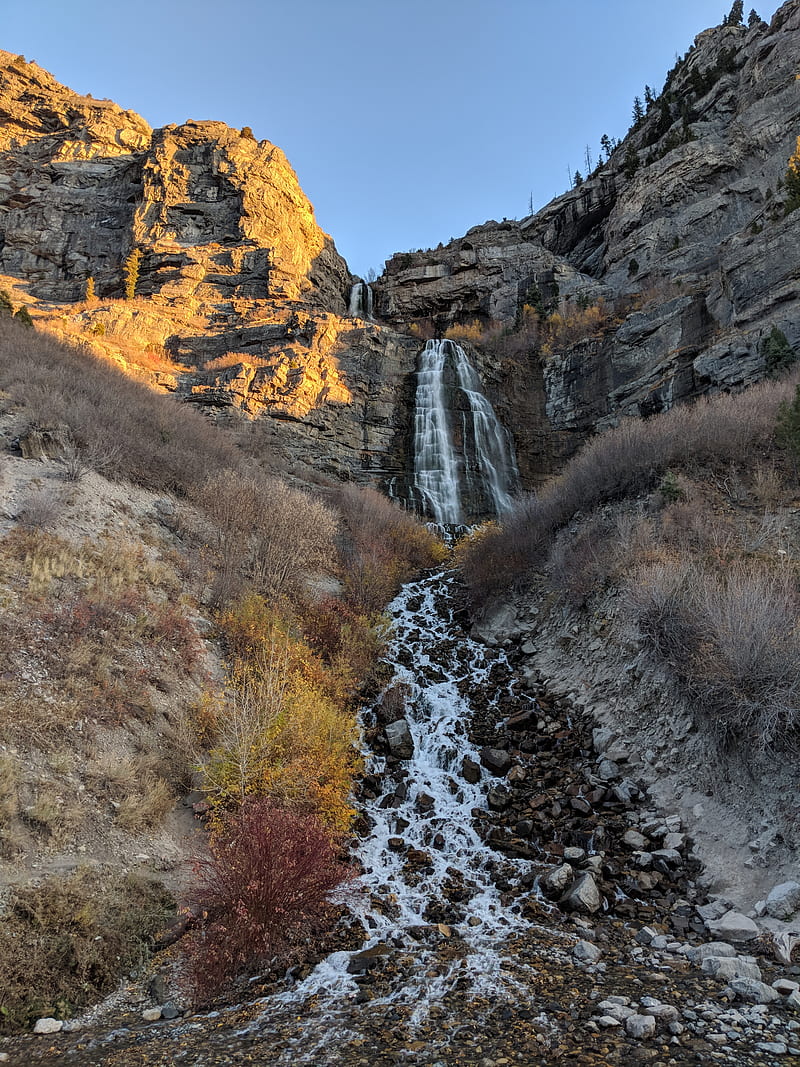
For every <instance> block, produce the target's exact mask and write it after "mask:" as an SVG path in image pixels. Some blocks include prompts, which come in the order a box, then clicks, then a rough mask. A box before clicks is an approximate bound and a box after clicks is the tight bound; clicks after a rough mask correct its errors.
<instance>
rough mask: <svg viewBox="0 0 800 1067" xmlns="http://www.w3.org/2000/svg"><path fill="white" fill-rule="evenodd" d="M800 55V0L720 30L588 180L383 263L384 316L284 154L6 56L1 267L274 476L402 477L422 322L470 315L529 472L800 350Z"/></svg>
mask: <svg viewBox="0 0 800 1067" xmlns="http://www.w3.org/2000/svg"><path fill="white" fill-rule="evenodd" d="M799 53H800V6H798V4H797V2H796V0H790V2H789V3H787V4H784V6H783V7H782V8H781V9H780V10H779V11H778V12H777V14H776V15H775V17H774V18H773V20H772V24H771V25H770V26H767V25H766V24H765V23H756V24H755V25H754V26H752V27H744V26H741V27H738V26H726V27H717V28H716V29H712V30H708V31H706V32H705V33H703V34H700V36H699V37H698V38H697V39H696V41H695V44H694V45H693V46H692V48H691V49H690V50H689V52H688V53H687V55H686V56H685V57H684V58H683V59H682V60H681V61H679V62H678V63H677V64H676V67H675V68H674V70H673V71H672V72H670V74H669V76H668V78H667V82H666V85H665V87H664V90H663V91H662V93H661V94H660V95H659V96H658V97H657V98H655V99H654V100H653V101H652V102H651V103H650V106H649V107H648V109H647V113H646V114H645V115H643V117H642V119H641V120H640V121H639V122H638V123H636V125H635V126H634V128H633V129H632V130H631V131H630V132H629V134H628V136H627V137H626V138H625V140H624V141H622V142H621V143H620V144H618V145H616V146H615V147H614V148H613V150H611V151H610V153H606V157H605V158H604V161H603V162H602V163H601V164H600V165H598V167H597V168H596V170H595V172H594V173H593V174H592V175H590V176H588V177H587V178H586V179H585V180H584V181H583V182H582V184H580V185H579V186H577V187H576V188H574V189H571V190H569V191H568V192H567V193H565V194H564V195H563V196H561V197H558V198H557V199H555V200H554V201H553V202H552V203H550V204H548V205H547V206H546V207H545V208H543V209H542V210H541V211H539V212H538V213H537V214H535V215H533V216H530V217H529V218H526V219H522V220H504V221H503V222H501V223H496V222H489V223H486V224H484V225H482V226H476V227H474V228H473V229H471V230H470V231H469V232H468V233H467V234H466V235H465V236H464V237H463V238H460V239H458V240H456V241H453V242H451V243H450V244H449V245H446V246H444V247H440V248H439V249H436V250H431V251H427V252H416V253H404V254H398V255H396V256H394V257H393V258H392V259H391V260H389V262H388V263H387V265H386V270H385V272H384V274H383V275H382V277H381V278H380V279H378V281H377V282H376V283H375V284H374V286H373V289H374V296H375V312H376V319H377V321H376V322H367V321H365V320H363V319H360V318H353V317H351V316H348V315H347V299H348V296H349V292H350V287H351V284H352V283H353V281H354V280H355V279H354V278H353V277H352V276H351V275H350V273H349V271H348V269H347V266H346V264H345V262H344V260H343V259H342V258H341V257H340V256H339V255H338V253H337V252H336V249H335V247H334V245H333V242H332V241H331V239H330V237H328V236H327V235H326V234H324V233H323V232H322V231H321V230H320V228H319V227H318V226H317V224H316V222H315V220H314V213H313V209H312V207H311V205H310V204H309V202H308V200H307V199H306V197H305V195H304V194H303V192H302V190H301V189H300V187H299V185H298V182H297V178H296V176H295V175H294V172H293V171H292V169H291V167H290V166H289V164H288V163H287V161H286V158H285V157H284V155H283V153H282V152H281V151H280V149H278V148H276V147H275V146H274V145H271V144H270V143H269V142H267V141H261V142H256V141H255V140H253V139H252V137H251V136H249V135H248V134H247V132H246V133H245V134H244V135H243V134H241V133H240V132H239V131H236V130H232V129H230V128H229V127H227V126H225V125H224V124H223V123H219V122H186V123H184V124H183V125H180V126H167V127H165V128H164V129H161V130H155V131H153V130H151V129H150V127H149V126H148V125H147V123H146V122H145V121H144V120H143V119H141V118H140V117H139V116H137V115H135V114H133V113H132V112H129V111H123V110H122V109H120V108H119V107H117V106H116V105H115V104H113V103H111V102H109V101H97V100H93V99H92V98H90V97H81V96H78V95H77V94H75V93H72V92H71V91H70V90H69V89H66V88H65V87H63V86H61V85H59V84H58V83H57V82H56V81H55V80H54V79H53V78H52V77H51V76H50V75H49V74H47V73H46V72H45V71H42V70H41V69H40V68H39V67H37V66H36V65H35V64H28V63H25V62H24V61H23V60H22V59H21V57H13V56H11V55H10V54H8V53H0V117H1V118H2V119H3V124H2V125H3V128H2V131H1V132H0V274H2V275H5V276H6V279H7V280H6V281H5V282H2V283H0V284H2V285H4V286H5V287H7V288H11V289H14V292H15V293H16V294H17V295H19V293H20V286H21V285H24V286H25V287H26V288H25V289H24V291H23V295H22V299H24V301H25V302H27V303H28V304H29V306H30V308H31V310H32V312H33V314H34V318H35V319H37V322H38V323H39V324H40V325H43V326H45V327H46V328H48V329H51V330H53V331H55V332H58V333H61V334H62V335H64V336H66V337H67V338H68V339H70V340H71V341H72V342H73V343H75V342H77V343H79V344H82V345H84V346H86V347H88V348H91V349H92V350H94V351H95V352H97V353H98V354H100V355H102V356H104V357H105V358H110V359H114V360H116V361H117V362H118V363H120V365H122V366H123V367H124V368H125V369H126V370H128V371H129V372H133V373H139V374H143V375H145V376H146V377H147V379H148V380H149V381H150V382H151V383H152V384H153V385H155V386H156V387H158V388H161V389H168V390H171V391H173V392H175V393H176V394H177V395H178V396H179V397H181V398H182V399H184V400H185V401H187V402H191V403H197V404H202V405H204V406H205V408H206V410H208V411H209V413H212V414H213V415H214V416H215V417H218V418H230V417H232V416H233V415H234V414H240V415H243V416H246V417H247V418H249V419H253V420H257V421H258V423H259V426H258V432H259V433H261V434H263V437H264V439H265V441H267V442H268V443H269V447H270V449H271V450H272V454H273V459H274V463H275V465H276V466H277V467H281V468H283V469H287V470H290V471H294V472H297V473H298V477H302V478H304V479H305V480H308V479H310V478H312V477H314V476H316V475H315V474H314V472H313V471H312V470H311V468H312V467H313V468H314V470H316V471H317V472H321V473H322V475H323V476H326V477H327V476H330V477H343V478H354V479H356V480H359V481H363V482H368V483H372V484H376V485H378V486H380V487H382V488H384V489H386V488H388V487H389V485H390V483H391V480H392V479H393V478H397V477H400V478H401V479H402V477H403V476H404V472H407V470H408V465H409V462H410V460H409V456H410V448H409V444H410V440H409V439H410V432H411V431H410V425H411V414H410V408H411V404H412V402H413V394H414V372H415V367H416V363H417V359H418V354H419V351H420V349H421V348H422V342H421V340H419V337H420V335H421V333H422V335H424V333H425V328H426V326H427V328H430V329H432V331H433V332H434V333H435V334H437V335H439V336H441V335H442V334H443V333H444V331H445V330H446V329H448V328H449V327H453V326H456V327H459V326H461V327H463V326H464V325H465V324H468V325H469V327H470V329H469V330H467V331H466V337H467V340H470V339H471V340H473V341H474V347H473V349H472V358H473V360H474V362H475V363H476V365H477V366H478V368H479V370H480V372H481V375H482V377H483V379H484V381H485V383H486V386H487V391H488V393H489V396H490V399H491V400H492V401H493V403H494V404H495V407H496V409H497V410H498V413H499V415H500V417H501V420H502V421H503V422H504V423H505V425H506V426H507V427H508V428H509V429H510V431H511V432H512V435H513V438H514V442H515V447H516V453H517V458H518V461H519V466H520V472H521V475H522V480H523V484H524V485H525V486H531V485H533V484H535V483H536V482H537V481H538V480H539V479H541V478H542V477H543V476H545V475H546V474H548V473H550V472H552V471H553V470H554V469H555V468H557V467H558V465H559V464H560V463H561V462H562V461H563V459H564V458H565V457H567V456H568V455H570V454H571V452H573V451H574V450H575V448H577V447H578V445H579V444H580V442H581V441H582V440H583V439H584V438H585V436H586V435H587V434H588V433H590V432H592V431H594V430H595V429H597V428H602V427H603V426H606V425H609V424H611V423H613V422H615V421H617V420H618V419H619V418H620V417H622V416H624V415H628V414H636V415H648V414H652V413H653V412H657V411H660V410H663V409H665V408H667V407H669V406H670V405H672V404H673V403H675V402H678V401H680V400H683V399H687V398H691V397H695V396H698V395H702V394H704V393H707V392H711V391H715V390H720V389H738V388H741V387H742V386H744V385H746V384H747V383H749V382H751V381H754V380H757V379H758V378H759V377H762V376H763V375H764V374H765V373H766V370H767V367H766V362H765V357H764V351H763V341H764V338H765V336H766V335H767V334H768V333H769V332H770V330H771V329H772V328H773V327H778V328H779V329H781V330H782V331H783V332H784V333H785V334H786V336H787V338H788V340H789V342H790V343H791V344H792V345H795V346H797V345H798V344H800V314H799V313H800V282H798V277H797V270H796V267H795V257H796V243H797V229H798V222H799V221H800V212H794V213H791V214H785V211H784V201H785V190H784V189H783V187H782V178H783V176H784V174H785V172H786V168H787V161H788V159H789V157H790V155H791V154H792V152H793V150H794V148H795V143H796V139H797V136H798V134H799V133H800V85H798V82H797V80H796V57H797V55H798V54H799ZM132 249H139V250H140V251H141V253H142V258H141V263H140V268H139V279H138V283H137V290H136V291H137V299H135V300H133V301H125V300H122V299H120V298H121V297H122V295H123V293H124V264H125V261H126V259H127V257H128V256H129V254H130V252H131V250H132ZM89 276H91V277H93V279H94V284H95V291H96V294H97V299H96V300H95V301H94V302H92V303H87V302H84V301H82V300H81V298H82V296H83V294H84V291H85V285H86V279H87V278H88V277H89ZM412 323H417V324H418V326H416V327H413V328H412ZM475 323H477V327H475V326H474V325H473V324H475ZM420 326H421V327H422V329H421V331H420ZM414 330H416V331H417V332H416V334H415V335H413V336H412V335H411V334H413V333H414Z"/></svg>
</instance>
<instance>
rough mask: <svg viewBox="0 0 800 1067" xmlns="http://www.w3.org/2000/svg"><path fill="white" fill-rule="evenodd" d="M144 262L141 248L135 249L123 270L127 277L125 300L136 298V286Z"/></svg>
mask: <svg viewBox="0 0 800 1067" xmlns="http://www.w3.org/2000/svg"><path fill="white" fill-rule="evenodd" d="M141 262H142V250H141V248H134V249H133V250H132V251H131V253H130V255H129V256H128V258H127V259H126V260H125V264H124V266H123V268H122V271H123V274H124V275H125V299H126V300H133V298H134V297H135V296H136V286H137V284H138V282H139V265H140V264H141Z"/></svg>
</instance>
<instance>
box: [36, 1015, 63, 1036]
mask: <svg viewBox="0 0 800 1067" xmlns="http://www.w3.org/2000/svg"><path fill="white" fill-rule="evenodd" d="M63 1028H64V1021H63V1019H53V1018H51V1017H49V1016H48V1017H47V1018H44V1019H37V1020H36V1025H35V1026H34V1028H33V1032H34V1033H35V1034H57V1033H59V1031H61V1030H63Z"/></svg>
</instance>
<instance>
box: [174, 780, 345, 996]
mask: <svg viewBox="0 0 800 1067" xmlns="http://www.w3.org/2000/svg"><path fill="white" fill-rule="evenodd" d="M349 874H350V872H349V870H348V869H347V868H346V867H344V866H343V865H342V864H341V863H340V862H339V861H338V858H337V850H336V846H335V844H334V842H333V840H332V838H331V836H330V834H329V833H328V831H326V829H325V828H324V826H323V825H322V823H321V822H320V821H319V820H318V819H316V818H314V816H312V815H306V814H298V813H296V812H290V811H287V810H285V809H283V808H280V807H277V806H276V805H274V804H272V803H270V802H269V801H266V800H249V801H248V802H247V803H246V804H245V805H243V807H242V809H241V811H239V812H238V813H237V814H235V815H231V816H228V817H227V818H226V819H225V820H224V821H223V822H222V823H221V825H220V826H219V828H218V829H217V831H216V832H215V833H214V835H213V836H212V839H211V842H210V847H209V854H208V855H207V856H204V857H202V858H198V859H197V860H196V861H195V864H194V884H193V885H192V886H191V887H190V889H189V891H188V893H187V895H186V905H187V907H189V908H190V909H191V910H192V911H193V912H195V913H197V912H199V914H200V915H201V916H202V924H201V926H200V928H199V929H197V930H195V931H193V932H192V933H191V934H190V935H189V936H188V937H187V938H186V939H185V943H184V950H185V952H186V955H187V959H188V964H189V973H190V978H191V982H192V985H193V989H194V994H195V998H196V1000H197V1002H198V1003H200V1004H203V1003H207V1002H208V1001H210V1000H211V999H213V997H214V996H216V995H217V994H218V993H220V992H221V991H222V989H223V988H224V987H225V986H226V985H227V984H229V983H230V982H231V981H232V980H233V979H234V978H236V976H237V975H239V974H241V973H242V972H245V971H247V970H252V969H254V968H258V967H262V966H264V964H266V963H268V962H269V961H270V959H271V958H272V957H273V956H274V955H276V954H278V955H283V956H286V955H287V954H288V953H289V952H290V951H291V948H292V946H293V945H296V944H297V943H299V942H300V940H301V939H303V940H307V939H308V938H310V937H313V935H314V934H315V933H317V932H319V930H320V928H321V927H322V926H323V924H324V923H325V921H326V919H327V918H328V916H329V909H330V906H329V904H328V894H329V893H330V892H331V890H333V889H334V888H335V887H336V886H338V885H339V884H340V883H341V882H342V881H343V880H344V879H346V878H347V877H348V876H349Z"/></svg>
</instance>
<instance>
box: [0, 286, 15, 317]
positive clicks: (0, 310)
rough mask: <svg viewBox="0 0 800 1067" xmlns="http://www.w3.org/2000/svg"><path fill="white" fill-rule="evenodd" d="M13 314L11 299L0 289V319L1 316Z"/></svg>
mask: <svg viewBox="0 0 800 1067" xmlns="http://www.w3.org/2000/svg"><path fill="white" fill-rule="evenodd" d="M13 314H14V305H13V304H12V303H11V297H10V296H9V295H8V293H7V291H6V290H5V289H0V318H2V317H3V315H13Z"/></svg>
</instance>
